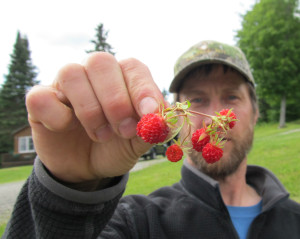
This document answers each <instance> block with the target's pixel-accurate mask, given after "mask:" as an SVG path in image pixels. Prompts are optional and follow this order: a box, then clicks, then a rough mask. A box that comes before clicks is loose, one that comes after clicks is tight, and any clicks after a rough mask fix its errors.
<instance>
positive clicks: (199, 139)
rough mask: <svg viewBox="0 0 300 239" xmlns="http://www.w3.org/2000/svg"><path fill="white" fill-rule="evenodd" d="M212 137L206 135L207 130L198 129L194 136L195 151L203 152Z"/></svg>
mask: <svg viewBox="0 0 300 239" xmlns="http://www.w3.org/2000/svg"><path fill="white" fill-rule="evenodd" d="M209 140H210V137H209V135H208V134H207V133H206V128H201V129H197V130H196V132H194V133H193V136H192V144H193V149H195V150H196V151H198V152H201V151H202V149H203V147H204V146H205V145H206V144H207V143H208V142H209Z"/></svg>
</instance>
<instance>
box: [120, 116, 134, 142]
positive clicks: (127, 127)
mask: <svg viewBox="0 0 300 239" xmlns="http://www.w3.org/2000/svg"><path fill="white" fill-rule="evenodd" d="M136 125H137V120H136V119H134V118H126V119H124V120H123V121H122V122H121V123H120V125H119V132H120V134H121V135H122V136H123V137H124V138H126V139H130V138H132V137H133V136H135V135H136Z"/></svg>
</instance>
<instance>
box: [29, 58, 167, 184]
mask: <svg viewBox="0 0 300 239" xmlns="http://www.w3.org/2000/svg"><path fill="white" fill-rule="evenodd" d="M161 102H164V99H163V96H162V94H161V92H160V90H159V88H158V87H157V85H156V84H155V83H154V81H153V79H152V76H151V74H150V72H149V70H148V68H147V67H146V66H145V65H144V64H143V63H141V62H140V61H138V60H136V59H128V60H124V61H121V62H118V61H117V60H116V59H115V58H114V57H113V56H112V55H110V54H108V53H99V52H98V53H93V54H91V55H90V56H89V57H88V59H87V60H86V63H85V64H84V65H79V64H69V65H66V66H65V67H63V68H62V69H61V70H60V71H59V72H58V75H57V78H56V80H55V81H54V83H53V84H52V86H48V87H45V86H35V87H34V88H33V89H32V90H31V91H30V92H29V93H28V94H27V97H26V105H27V110H28V119H29V123H30V125H31V127H32V136H33V141H34V145H35V149H36V152H37V154H38V155H39V158H40V159H41V161H42V162H43V163H44V165H45V166H46V167H47V169H48V170H50V172H51V173H52V174H53V175H54V176H55V177H57V178H59V179H60V180H63V181H66V182H83V181H88V180H96V179H100V180H101V179H102V178H106V177H114V176H119V175H122V174H124V173H126V172H128V171H129V170H130V169H131V168H132V167H133V166H134V165H135V163H136V162H137V160H138V158H139V156H141V155H142V154H143V153H144V152H145V151H147V150H148V149H149V148H150V147H151V145H150V144H146V143H144V142H143V141H142V140H141V139H140V138H139V137H137V136H136V124H137V122H138V120H139V118H140V117H141V116H142V115H143V114H146V113H150V112H155V111H157V110H158V105H159V104H160V103H161Z"/></svg>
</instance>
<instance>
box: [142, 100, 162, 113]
mask: <svg viewBox="0 0 300 239" xmlns="http://www.w3.org/2000/svg"><path fill="white" fill-rule="evenodd" d="M157 108H158V104H157V102H156V100H155V99H154V98H152V97H146V98H144V99H142V101H141V102H140V105H139V110H140V112H141V113H142V114H143V115H145V114H149V113H153V112H155V111H156V110H157Z"/></svg>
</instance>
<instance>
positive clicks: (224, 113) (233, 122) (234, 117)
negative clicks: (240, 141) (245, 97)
mask: <svg viewBox="0 0 300 239" xmlns="http://www.w3.org/2000/svg"><path fill="white" fill-rule="evenodd" d="M228 111H229V109H224V110H221V111H220V112H219V114H220V115H224V116H228V117H230V118H231V119H236V115H235V113H233V112H232V111H231V112H230V114H229V115H228ZM235 123H236V121H231V122H230V123H229V128H230V129H232V128H233V127H234V125H235Z"/></svg>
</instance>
